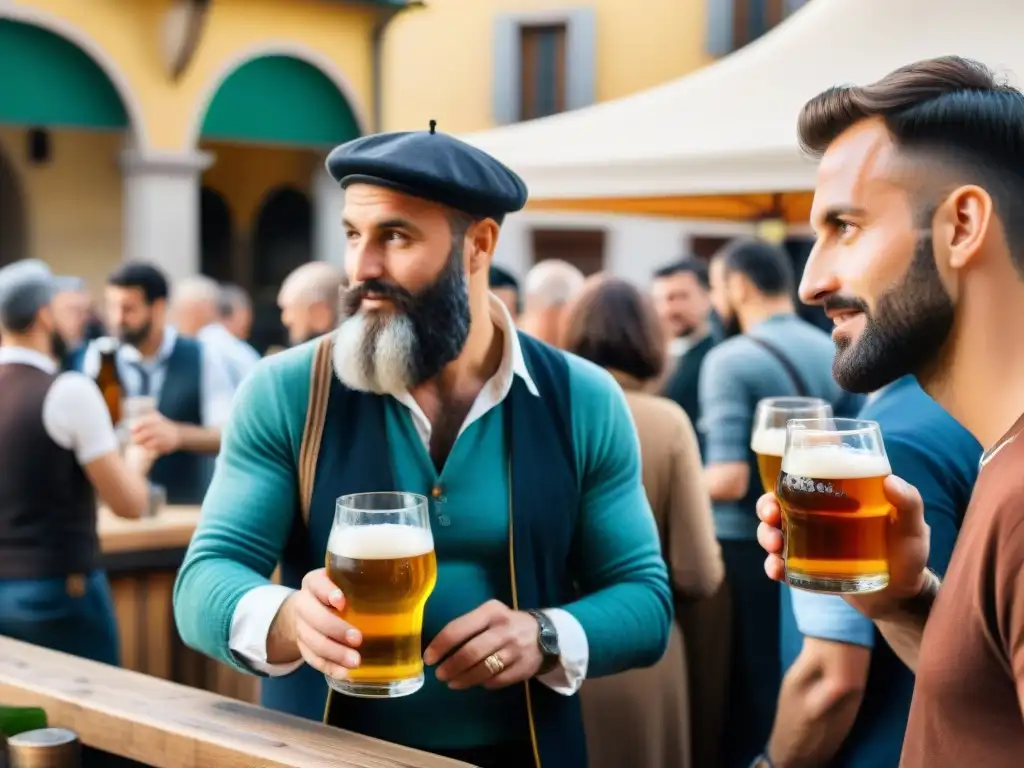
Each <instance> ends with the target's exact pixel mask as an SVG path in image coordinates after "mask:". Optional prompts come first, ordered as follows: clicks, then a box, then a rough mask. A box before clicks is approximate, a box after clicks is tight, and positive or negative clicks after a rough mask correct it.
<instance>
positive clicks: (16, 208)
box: [0, 146, 29, 267]
mask: <svg viewBox="0 0 1024 768" xmlns="http://www.w3.org/2000/svg"><path fill="white" fill-rule="evenodd" d="M25 229H26V222H25V201H24V199H23V198H22V194H21V184H20V183H19V181H18V177H17V175H16V171H15V169H14V166H13V164H12V163H11V162H10V160H9V159H8V157H7V155H6V154H5V152H4V148H3V147H2V146H0V267H2V266H4V265H6V264H10V263H11V262H12V261H17V260H18V259H24V258H27V257H28V256H29V253H28V250H27V248H28V237H27V233H26V231H25Z"/></svg>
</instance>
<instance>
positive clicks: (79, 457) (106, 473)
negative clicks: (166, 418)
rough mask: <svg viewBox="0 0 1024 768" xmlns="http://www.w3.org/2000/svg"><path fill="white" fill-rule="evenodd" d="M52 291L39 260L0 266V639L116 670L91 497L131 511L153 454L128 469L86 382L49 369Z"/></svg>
mask: <svg viewBox="0 0 1024 768" xmlns="http://www.w3.org/2000/svg"><path fill="white" fill-rule="evenodd" d="M59 290H60V286H59V285H58V283H57V281H56V280H55V279H54V277H53V275H52V274H51V273H50V270H49V269H48V268H47V267H46V265H45V264H43V263H42V262H40V261H19V262H15V263H14V264H11V265H9V266H7V267H4V268H3V269H0V329H2V332H3V343H2V345H0V392H2V393H3V396H2V397H0V635H6V636H8V637H13V638H15V639H18V640H23V641H25V642H29V643H33V644H35V645H41V646H43V647H46V648H52V649H54V650H58V651H63V652H65V653H70V654H73V655H76V656H81V657H83V658H88V659H92V660H94V661H101V662H104V663H107V664H114V665H116V664H117V663H118V634H117V625H116V621H115V617H114V606H113V601H112V599H111V594H110V585H109V584H108V582H107V577H106V574H105V573H104V572H103V571H102V570H100V569H99V540H98V537H97V533H96V496H97V495H98V496H99V498H100V500H101V501H102V502H103V503H104V504H106V505H107V507H108V508H109V509H110V510H111V511H112V512H113V513H114V514H115V515H118V516H120V517H127V518H137V517H139V516H140V515H142V513H143V511H144V510H145V509H146V506H147V503H148V489H147V486H146V483H145V480H144V477H143V476H144V475H145V473H146V472H147V471H148V469H149V465H150V464H151V463H152V460H153V455H152V454H149V453H146V452H144V451H142V452H135V454H134V456H133V458H134V459H135V463H134V464H133V465H132V466H128V465H127V464H126V463H125V461H124V460H123V459H122V458H121V456H120V452H119V449H120V446H119V444H118V439H117V436H116V434H115V433H114V425H113V424H112V423H111V421H110V413H109V411H108V410H107V405H106V403H105V402H104V400H103V395H102V394H100V390H99V388H98V387H97V386H96V384H95V382H93V381H91V380H89V379H88V378H87V377H85V376H83V375H82V374H81V373H78V372H73V371H71V372H64V373H61V372H59V368H58V361H59V360H60V359H61V357H62V352H63V347H64V339H63V334H62V333H61V332H60V329H59V328H58V324H57V320H56V315H57V313H56V311H55V309H54V306H53V299H54V297H55V296H56V294H57V293H58V292H59Z"/></svg>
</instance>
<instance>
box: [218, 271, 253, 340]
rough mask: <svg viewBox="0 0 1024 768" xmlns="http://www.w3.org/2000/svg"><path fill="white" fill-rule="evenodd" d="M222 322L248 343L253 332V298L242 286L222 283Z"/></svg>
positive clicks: (236, 336)
mask: <svg viewBox="0 0 1024 768" xmlns="http://www.w3.org/2000/svg"><path fill="white" fill-rule="evenodd" d="M220 322H221V325H223V326H224V327H225V328H227V329H228V331H230V332H231V334H232V335H233V336H234V337H235V338H236V339H239V340H241V341H244V342H246V343H248V341H249V336H250V335H251V334H252V299H250V298H249V294H248V293H246V292H245V289H244V288H242V287H241V286H238V285H234V284H233V283H224V284H222V285H221V287H220Z"/></svg>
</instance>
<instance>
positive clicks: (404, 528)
mask: <svg viewBox="0 0 1024 768" xmlns="http://www.w3.org/2000/svg"><path fill="white" fill-rule="evenodd" d="M433 549H434V537H433V535H432V534H431V533H430V531H429V530H424V529H423V528H417V527H416V526H413V525H398V524H396V523H383V524H381V525H350V526H346V527H344V528H335V529H334V530H332V531H331V538H330V540H329V541H328V542H327V551H328V552H329V553H331V554H332V555H335V556H337V557H348V558H351V559H353V560H356V559H358V560H393V559H397V558H401V557H416V556H417V555H425V554H427V553H428V552H432V551H433Z"/></svg>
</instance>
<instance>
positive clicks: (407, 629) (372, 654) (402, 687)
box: [327, 493, 437, 699]
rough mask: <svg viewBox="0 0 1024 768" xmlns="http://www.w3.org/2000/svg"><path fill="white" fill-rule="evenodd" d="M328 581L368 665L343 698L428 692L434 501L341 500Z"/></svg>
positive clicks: (345, 683)
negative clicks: (426, 624) (426, 623)
mask: <svg viewBox="0 0 1024 768" xmlns="http://www.w3.org/2000/svg"><path fill="white" fill-rule="evenodd" d="M327 575H328V577H329V578H330V579H331V581H332V582H334V583H335V584H336V585H337V586H338V587H339V588H340V589H341V591H342V593H343V594H344V595H345V607H344V609H343V610H342V611H341V618H343V619H344V620H345V621H347V622H348V623H349V624H351V625H352V626H353V627H355V628H356V629H358V630H359V632H360V633H361V634H362V636H363V642H362V644H361V645H360V646H359V649H358V650H359V655H360V657H361V663H360V665H359V667H358V668H356V669H353V670H350V672H349V674H348V675H347V677H346V678H345V679H343V680H338V679H335V678H331V677H328V678H327V684H328V685H330V686H331V688H333V689H334V690H336V691H338V692H339V693H344V694H346V695H349V696H359V697H362V698H374V699H389V698H397V697H399V696H408V695H409V694H411V693H415V692H416V691H418V690H419V689H420V688H422V687H423V658H422V653H423V649H422V648H421V634H422V630H423V609H424V607H425V606H426V604H427V598H428V597H430V593H431V592H432V591H433V589H434V584H435V583H436V581H437V559H436V557H435V555H434V538H433V536H432V535H431V532H430V518H429V513H428V507H427V499H426V497H425V496H420V495H418V494H414V493H357V494H353V495H350V496H342V497H341V498H340V499H338V503H337V507H336V510H335V515H334V527H333V528H332V529H331V536H330V539H329V541H328V544H327Z"/></svg>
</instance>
